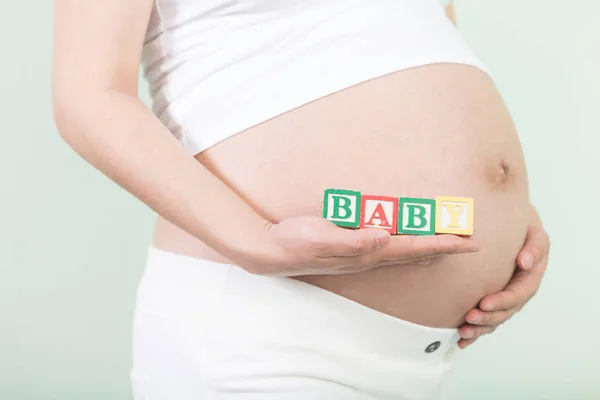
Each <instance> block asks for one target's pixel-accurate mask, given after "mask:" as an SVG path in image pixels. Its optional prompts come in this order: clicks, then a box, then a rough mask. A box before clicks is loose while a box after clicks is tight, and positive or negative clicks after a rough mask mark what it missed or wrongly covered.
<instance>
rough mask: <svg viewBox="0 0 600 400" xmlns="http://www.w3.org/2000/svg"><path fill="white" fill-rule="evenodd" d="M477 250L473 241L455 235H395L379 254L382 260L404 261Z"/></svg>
mask: <svg viewBox="0 0 600 400" xmlns="http://www.w3.org/2000/svg"><path fill="white" fill-rule="evenodd" d="M478 249H479V248H478V246H477V243H476V242H475V241H474V240H473V239H471V238H461V237H459V236H455V235H434V236H414V235H397V236H393V237H391V238H390V242H389V243H388V244H387V245H386V246H385V247H384V248H382V249H381V251H380V254H381V259H382V260H404V259H411V258H412V259H415V258H421V257H428V256H433V255H436V254H460V253H469V252H474V251H477V250H478Z"/></svg>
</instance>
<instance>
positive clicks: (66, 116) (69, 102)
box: [52, 88, 80, 141]
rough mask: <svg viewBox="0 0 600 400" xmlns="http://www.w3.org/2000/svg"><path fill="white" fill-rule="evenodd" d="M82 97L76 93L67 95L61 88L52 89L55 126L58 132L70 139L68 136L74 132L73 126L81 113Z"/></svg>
mask: <svg viewBox="0 0 600 400" xmlns="http://www.w3.org/2000/svg"><path fill="white" fill-rule="evenodd" d="M78 103H79V104H80V99H78V96H76V95H67V94H65V93H64V92H61V90H60V89H58V90H57V89H55V88H54V89H53V90H52V117H53V120H54V126H55V127H56V130H57V132H58V134H59V135H60V136H61V137H62V138H63V139H64V140H67V141H68V137H69V136H70V134H71V133H72V131H73V129H71V127H72V126H73V125H74V121H75V120H77V119H78V117H77V116H78V114H79V113H80V110H79V108H80V106H77V104H78Z"/></svg>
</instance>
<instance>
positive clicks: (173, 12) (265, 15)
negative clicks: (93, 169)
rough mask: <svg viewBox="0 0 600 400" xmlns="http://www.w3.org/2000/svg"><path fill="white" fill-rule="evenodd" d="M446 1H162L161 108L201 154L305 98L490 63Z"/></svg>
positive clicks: (149, 63)
mask: <svg viewBox="0 0 600 400" xmlns="http://www.w3.org/2000/svg"><path fill="white" fill-rule="evenodd" d="M446 2H447V0H155V4H154V8H153V11H152V15H151V19H150V23H149V26H148V30H147V34H146V38H145V43H144V48H143V54H142V65H143V68H144V74H145V77H146V79H147V81H148V83H149V87H150V94H151V96H152V100H153V111H154V113H155V114H156V115H157V116H158V117H159V119H160V120H161V121H162V122H163V123H164V124H165V125H166V127H167V128H168V129H169V130H170V131H171V132H172V133H173V135H175V137H176V138H177V139H178V140H179V141H180V142H181V144H182V145H183V146H184V148H185V149H186V150H187V151H188V152H189V153H190V154H191V155H195V154H197V153H199V152H201V151H203V150H205V149H207V148H209V147H211V146H213V145H215V144H216V143H218V142H220V141H222V140H224V139H226V138H228V137H231V136H233V135H235V134H236V133H239V132H241V131H243V130H245V129H247V128H250V127H252V126H254V125H257V124H259V123H261V122H264V121H266V120H268V119H270V118H273V117H275V116H277V115H280V114H282V113H284V112H286V111H290V110H292V109H294V108H297V107H299V106H301V105H303V104H306V103H308V102H311V101H313V100H316V99H319V98H321V97H324V96H326V95H328V94H331V93H334V92H337V91H340V90H342V89H344V88H348V87H350V86H353V85H356V84H358V83H361V82H364V81H366V80H369V79H372V78H376V77H379V76H382V75H386V74H389V73H392V72H394V71H399V70H402V69H406V68H411V67H415V66H420V65H426V64H432V63H441V62H445V63H448V62H449V63H461V64H468V65H472V66H475V67H477V68H480V69H482V70H483V71H485V72H487V69H486V68H485V66H484V65H483V64H482V63H481V62H480V60H478V59H477V57H476V56H475V55H474V54H473V53H472V51H471V50H470V49H469V47H468V46H467V44H466V43H465V42H464V40H463V39H462V37H461V36H460V34H459V32H458V31H457V30H456V29H455V27H454V25H452V23H451V22H450V21H449V20H448V18H447V17H446V14H445V10H444V3H446Z"/></svg>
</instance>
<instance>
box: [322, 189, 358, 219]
mask: <svg viewBox="0 0 600 400" xmlns="http://www.w3.org/2000/svg"><path fill="white" fill-rule="evenodd" d="M360 205H361V195H360V192H356V191H353V190H341V189H327V190H325V198H324V199H323V218H325V219H327V220H329V221H331V222H333V223H334V224H336V225H337V226H343V227H347V228H358V227H359V226H360Z"/></svg>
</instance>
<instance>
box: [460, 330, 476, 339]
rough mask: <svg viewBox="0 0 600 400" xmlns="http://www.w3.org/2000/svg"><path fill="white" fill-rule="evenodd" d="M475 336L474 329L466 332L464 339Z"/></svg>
mask: <svg viewBox="0 0 600 400" xmlns="http://www.w3.org/2000/svg"><path fill="white" fill-rule="evenodd" d="M473 336H475V333H474V332H473V331H471V332H468V333H465V334H464V335H463V339H471V338H472V337H473Z"/></svg>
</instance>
